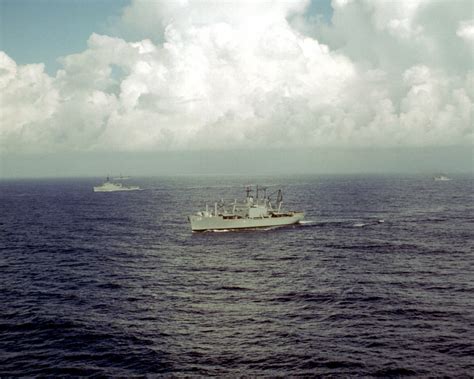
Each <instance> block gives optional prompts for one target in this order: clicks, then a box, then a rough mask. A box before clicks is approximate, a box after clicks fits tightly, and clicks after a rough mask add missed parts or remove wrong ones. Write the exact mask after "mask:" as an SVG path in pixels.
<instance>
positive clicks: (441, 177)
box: [433, 175, 452, 182]
mask: <svg viewBox="0 0 474 379" xmlns="http://www.w3.org/2000/svg"><path fill="white" fill-rule="evenodd" d="M433 180H435V181H438V182H447V181H449V180H452V179H451V178H448V177H447V176H446V175H436V176H434V177H433Z"/></svg>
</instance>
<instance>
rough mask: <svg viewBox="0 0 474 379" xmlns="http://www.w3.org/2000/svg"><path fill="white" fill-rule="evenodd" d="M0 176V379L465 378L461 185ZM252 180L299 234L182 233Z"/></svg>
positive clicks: (470, 332) (468, 190) (467, 258)
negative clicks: (126, 186)
mask: <svg viewBox="0 0 474 379" xmlns="http://www.w3.org/2000/svg"><path fill="white" fill-rule="evenodd" d="M100 182H101V179H98V178H97V179H91V178H87V179H31V180H26V179H24V180H2V181H0V279H1V280H0V376H18V375H21V376H69V375H70V376H122V377H130V376H141V375H150V376H154V375H156V376H161V375H164V376H166V375H167V376H191V377H192V376H221V377H229V376H271V377H273V376H282V377H286V376H297V375H303V376H318V375H321V376H331V377H347V376H364V377H366V376H380V377H400V376H416V377H419V376H431V377H433V376H436V377H442V376H449V377H462V376H465V377H472V376H473V375H474V363H473V362H474V360H473V358H472V357H473V356H474V252H473V245H474V242H473V230H474V212H473V210H474V201H473V200H474V199H473V184H474V179H473V177H472V176H462V175H459V176H453V180H451V181H445V182H441V181H433V179H432V178H431V177H429V176H422V175H419V176H403V175H400V176H383V175H373V176H363V175H346V176H329V175H328V176H302V175H301V176H272V177H244V176H205V177H193V176H182V177H156V178H132V179H131V180H130V184H137V185H140V186H141V187H142V188H143V189H144V190H142V191H134V192H115V193H93V191H92V187H93V186H94V185H98V184H100ZM247 184H260V185H266V186H269V187H270V188H275V189H277V188H279V187H280V186H281V188H282V189H283V191H284V202H285V203H284V204H285V207H286V208H287V209H294V210H304V211H305V212H306V219H305V222H304V223H303V224H302V225H299V226H292V227H285V228H280V229H270V230H255V231H241V232H220V233H215V232H206V233H191V230H190V226H189V224H188V222H187V219H186V217H187V215H188V214H191V213H194V212H196V211H198V210H202V209H203V208H204V207H205V203H206V202H208V203H210V204H212V203H213V202H214V201H218V200H220V199H221V198H225V199H234V198H243V196H244V187H245V185H247Z"/></svg>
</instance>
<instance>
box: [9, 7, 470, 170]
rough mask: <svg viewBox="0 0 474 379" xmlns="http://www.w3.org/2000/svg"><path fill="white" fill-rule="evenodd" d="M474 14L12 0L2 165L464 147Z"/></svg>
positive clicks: (434, 10)
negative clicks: (50, 158) (37, 159)
mask: <svg viewBox="0 0 474 379" xmlns="http://www.w3.org/2000/svg"><path fill="white" fill-rule="evenodd" d="M473 7H474V5H473V2H472V1H471V0H396V1H379V0H332V1H330V0H312V1H310V0H293V1H288V0H287V1H258V0H253V1H250V0H242V1H225V2H223V1H217V0H206V1H202V0H173V1H171V0H170V1H163V0H161V1H158V0H156V1H141V0H140V1H139V0H131V1H127V0H119V1H115V0H114V1H112V0H99V1H92V0H71V1H60V0H37V1H33V0H0V12H1V16H0V17H1V24H2V26H1V34H0V50H1V51H0V107H1V110H0V111H1V114H0V117H1V119H0V122H1V124H0V159H4V160H8V161H9V162H11V161H12V160H13V158H12V157H17V156H22V155H23V156H28V155H29V154H35V155H38V154H39V155H41V154H59V155H63V156H64V155H67V154H101V153H120V152H126V153H127V154H133V153H153V152H158V153H163V152H179V151H184V152H185V151H210V150H212V151H215V150H223V151H224V150H229V149H232V150H239V149H242V151H259V150H262V149H264V150H271V149H293V151H298V149H303V150H305V151H307V149H310V150H311V149H313V150H314V149H316V150H317V149H320V150H321V149H323V150H325V149H326V150H327V149H336V150H337V149H339V151H342V150H344V149H361V150H364V149H373V148H376V149H405V148H421V149H423V148H430V149H432V148H437V147H443V146H451V147H455V146H460V147H462V148H463V149H464V151H466V148H470V147H471V148H472V144H473V142H474V136H473V127H472V111H473V99H474V69H473V51H474V8H473ZM341 149H342V150H341ZM400 151H401V150H400ZM2 157H3V158H2ZM471 164H472V156H471ZM32 165H33V166H34V162H32ZM33 166H32V167H33ZM0 174H1V173H0Z"/></svg>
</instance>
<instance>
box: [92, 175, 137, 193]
mask: <svg viewBox="0 0 474 379" xmlns="http://www.w3.org/2000/svg"><path fill="white" fill-rule="evenodd" d="M139 189H140V187H138V186H124V185H123V184H122V183H114V182H111V181H110V178H109V177H108V176H107V180H106V181H105V183H104V184H102V185H101V186H96V187H94V192H117V191H137V190H139Z"/></svg>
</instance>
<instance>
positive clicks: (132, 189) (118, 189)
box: [94, 187, 140, 192]
mask: <svg viewBox="0 0 474 379" xmlns="http://www.w3.org/2000/svg"><path fill="white" fill-rule="evenodd" d="M138 190H140V188H139V187H136V188H134V187H131V188H114V189H111V188H105V189H104V188H100V187H94V192H121V191H138Z"/></svg>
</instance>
